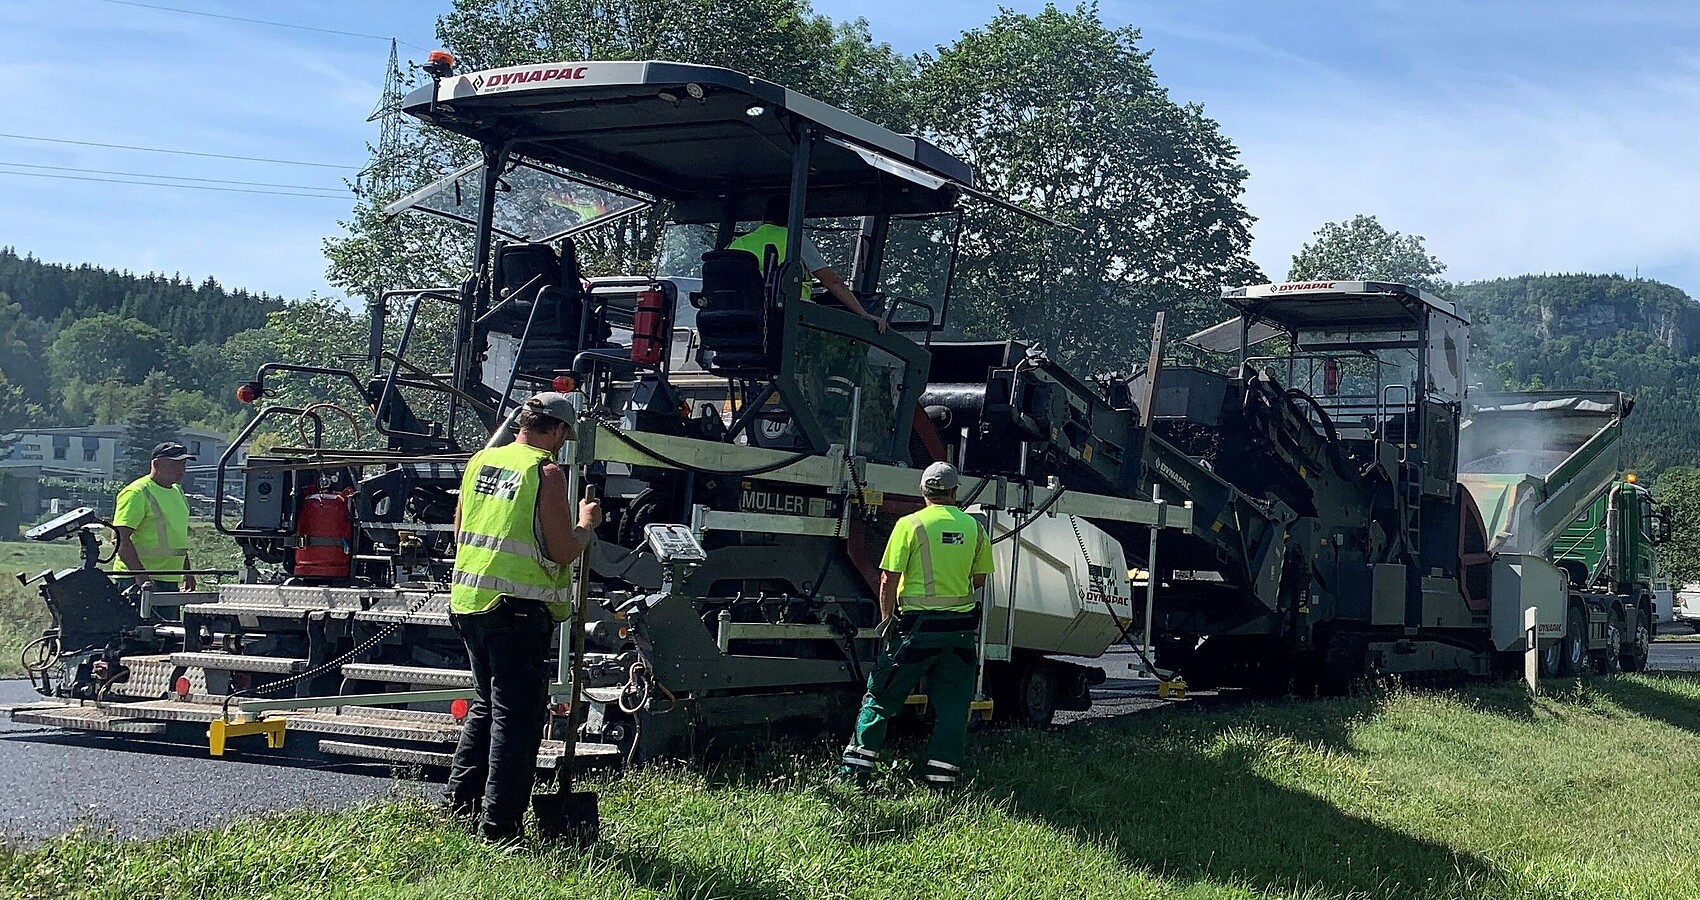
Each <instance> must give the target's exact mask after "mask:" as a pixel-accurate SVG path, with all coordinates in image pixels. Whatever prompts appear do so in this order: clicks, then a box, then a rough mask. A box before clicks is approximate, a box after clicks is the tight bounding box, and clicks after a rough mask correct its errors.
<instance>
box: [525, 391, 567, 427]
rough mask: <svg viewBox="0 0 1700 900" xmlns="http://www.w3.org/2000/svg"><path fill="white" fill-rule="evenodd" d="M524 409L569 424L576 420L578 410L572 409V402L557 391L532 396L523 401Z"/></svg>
mask: <svg viewBox="0 0 1700 900" xmlns="http://www.w3.org/2000/svg"><path fill="white" fill-rule="evenodd" d="M525 408H526V409H529V410H531V411H532V412H534V413H542V414H543V415H545V416H548V417H549V418H551V419H560V420H561V421H563V422H567V423H569V424H570V423H572V422H574V421H577V419H578V410H577V409H575V408H574V407H573V401H572V400H571V399H569V398H568V397H567V395H566V394H563V393H561V392H559V391H544V392H542V393H540V394H532V395H531V399H530V400H527V401H525Z"/></svg>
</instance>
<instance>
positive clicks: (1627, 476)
mask: <svg viewBox="0 0 1700 900" xmlns="http://www.w3.org/2000/svg"><path fill="white" fill-rule="evenodd" d="M1623 480H1624V481H1626V482H1628V483H1630V484H1636V483H1638V482H1639V481H1640V480H1641V476H1639V475H1637V474H1635V473H1634V472H1626V473H1624V476H1623Z"/></svg>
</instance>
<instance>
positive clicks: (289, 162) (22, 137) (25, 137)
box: [0, 132, 365, 172]
mask: <svg viewBox="0 0 1700 900" xmlns="http://www.w3.org/2000/svg"><path fill="white" fill-rule="evenodd" d="M0 138H8V139H10V140H14V141H40V142H41V143H44V144H75V145H76V146H78V147H104V148H106V149H108V150H136V151H139V152H142V153H170V154H172V155H174V156H203V157H206V158H208V159H234V160H238V161H241V162H261V163H275V164H277V165H280V166H311V167H313V168H318V169H348V170H349V171H352V172H358V171H360V170H361V169H363V168H365V167H364V166H344V165H340V164H337V163H322V162H304V161H302V160H299V159H268V158H266V157H263V156H233V155H231V154H228V153H203V152H201V151H199V150H171V149H167V148H165V147H141V146H137V145H135V144H102V143H99V142H97V141H73V140H71V139H69V138H50V137H39V136H37V135H33V134H9V133H6V132H0Z"/></svg>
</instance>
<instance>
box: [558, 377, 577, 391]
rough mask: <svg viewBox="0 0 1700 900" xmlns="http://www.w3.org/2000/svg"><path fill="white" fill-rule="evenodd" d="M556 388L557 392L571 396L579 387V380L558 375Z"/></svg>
mask: <svg viewBox="0 0 1700 900" xmlns="http://www.w3.org/2000/svg"><path fill="white" fill-rule="evenodd" d="M554 386H555V390H557V391H560V392H561V393H563V394H570V393H572V392H573V390H574V389H575V388H577V387H578V379H576V378H574V377H573V376H571V375H556V376H555V385H554Z"/></svg>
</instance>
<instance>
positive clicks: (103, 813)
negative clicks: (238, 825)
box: [0, 642, 1700, 846]
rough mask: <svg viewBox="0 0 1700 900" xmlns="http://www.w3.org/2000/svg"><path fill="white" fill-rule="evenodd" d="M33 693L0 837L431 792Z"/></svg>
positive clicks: (1684, 651) (1691, 665)
mask: <svg viewBox="0 0 1700 900" xmlns="http://www.w3.org/2000/svg"><path fill="white" fill-rule="evenodd" d="M1132 661H1133V655H1132V654H1131V653H1129V652H1127V651H1125V650H1117V651H1112V652H1111V653H1108V654H1106V655H1105V656H1104V657H1103V658H1101V659H1099V660H1096V661H1090V662H1092V663H1093V664H1095V665H1099V666H1102V667H1103V668H1104V669H1105V671H1106V672H1107V673H1108V675H1109V680H1108V681H1106V682H1105V683H1104V684H1102V685H1100V686H1098V687H1095V688H1093V691H1092V693H1093V698H1094V699H1093V708H1092V710H1091V711H1089V712H1086V713H1060V714H1058V716H1057V720H1058V722H1059V723H1061V724H1062V725H1064V726H1065V727H1066V726H1067V725H1068V724H1070V723H1073V722H1079V721H1083V720H1088V719H1098V718H1107V717H1114V716H1121V715H1128V714H1131V713H1136V712H1139V711H1141V710H1147V709H1152V708H1155V707H1159V706H1162V705H1163V704H1164V701H1162V700H1159V699H1157V696H1156V687H1155V685H1153V684H1152V683H1151V682H1150V681H1149V680H1139V679H1134V678H1131V677H1129V676H1131V674H1132V671H1131V667H1130V665H1129V664H1130V663H1131V662H1132ZM1082 662H1087V661H1085V660H1083V661H1082ZM1651 667H1652V668H1654V669H1658V670H1664V671H1679V672H1696V671H1700V642H1694V643H1687V642H1661V643H1655V644H1654V645H1653V655H1652V661H1651ZM39 699H41V698H40V697H38V696H37V695H36V694H35V693H34V692H33V691H32V690H30V686H29V683H28V682H27V681H9V680H8V681H0V798H4V799H0V840H3V841H5V842H7V843H11V844H14V845H21V846H29V845H33V844H36V843H39V842H40V841H42V840H43V839H46V838H49V837H52V836H54V835H58V834H63V833H64V832H67V831H70V830H71V829H73V828H77V827H79V826H81V827H85V828H87V829H90V830H91V831H93V832H95V833H100V834H111V835H113V836H115V837H150V836H157V835H161V834H167V833H170V832H174V831H179V830H182V829H185V828H201V827H207V826H212V825H218V824H220V823H222V822H226V821H229V820H230V819H233V818H236V817H240V816H246V815H253V814H256V813H264V812H275V811H280V810H287V809H298V808H313V809H327V810H328V809H338V808H347V807H350V806H355V805H358V804H361V803H364V802H367V801H369V800H372V799H375V798H380V797H386V796H397V795H400V796H414V797H417V796H431V795H433V794H435V791H436V789H435V788H434V787H432V786H430V785H426V784H422V783H420V782H417V781H407V780H403V779H401V778H399V777H397V775H396V774H395V773H394V772H393V770H392V769H391V768H390V767H389V766H388V765H387V764H381V763H371V764H362V763H348V764H336V765H326V764H324V763H322V762H291V763H279V762H278V759H277V756H276V754H266V752H265V751H263V750H261V751H257V752H254V751H250V752H243V751H240V750H236V749H234V748H233V749H232V750H231V751H229V752H228V753H227V754H226V756H225V757H224V758H222V759H213V758H211V757H209V756H207V755H206V751H205V750H204V749H201V750H199V751H196V750H194V749H192V748H183V749H181V750H175V751H172V752H168V753H160V752H159V751H158V749H157V745H154V746H150V747H141V746H139V745H138V744H136V743H134V742H126V741H123V740H119V739H108V738H93V737H91V736H88V735H74V734H69V733H67V732H63V731H60V730H58V729H54V728H44V727H39V726H33V725H23V724H19V723H15V722H12V721H11V719H10V716H9V715H8V713H9V711H10V709H11V708H12V707H14V706H18V705H22V704H25V703H30V702H33V701H35V700H39Z"/></svg>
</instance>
